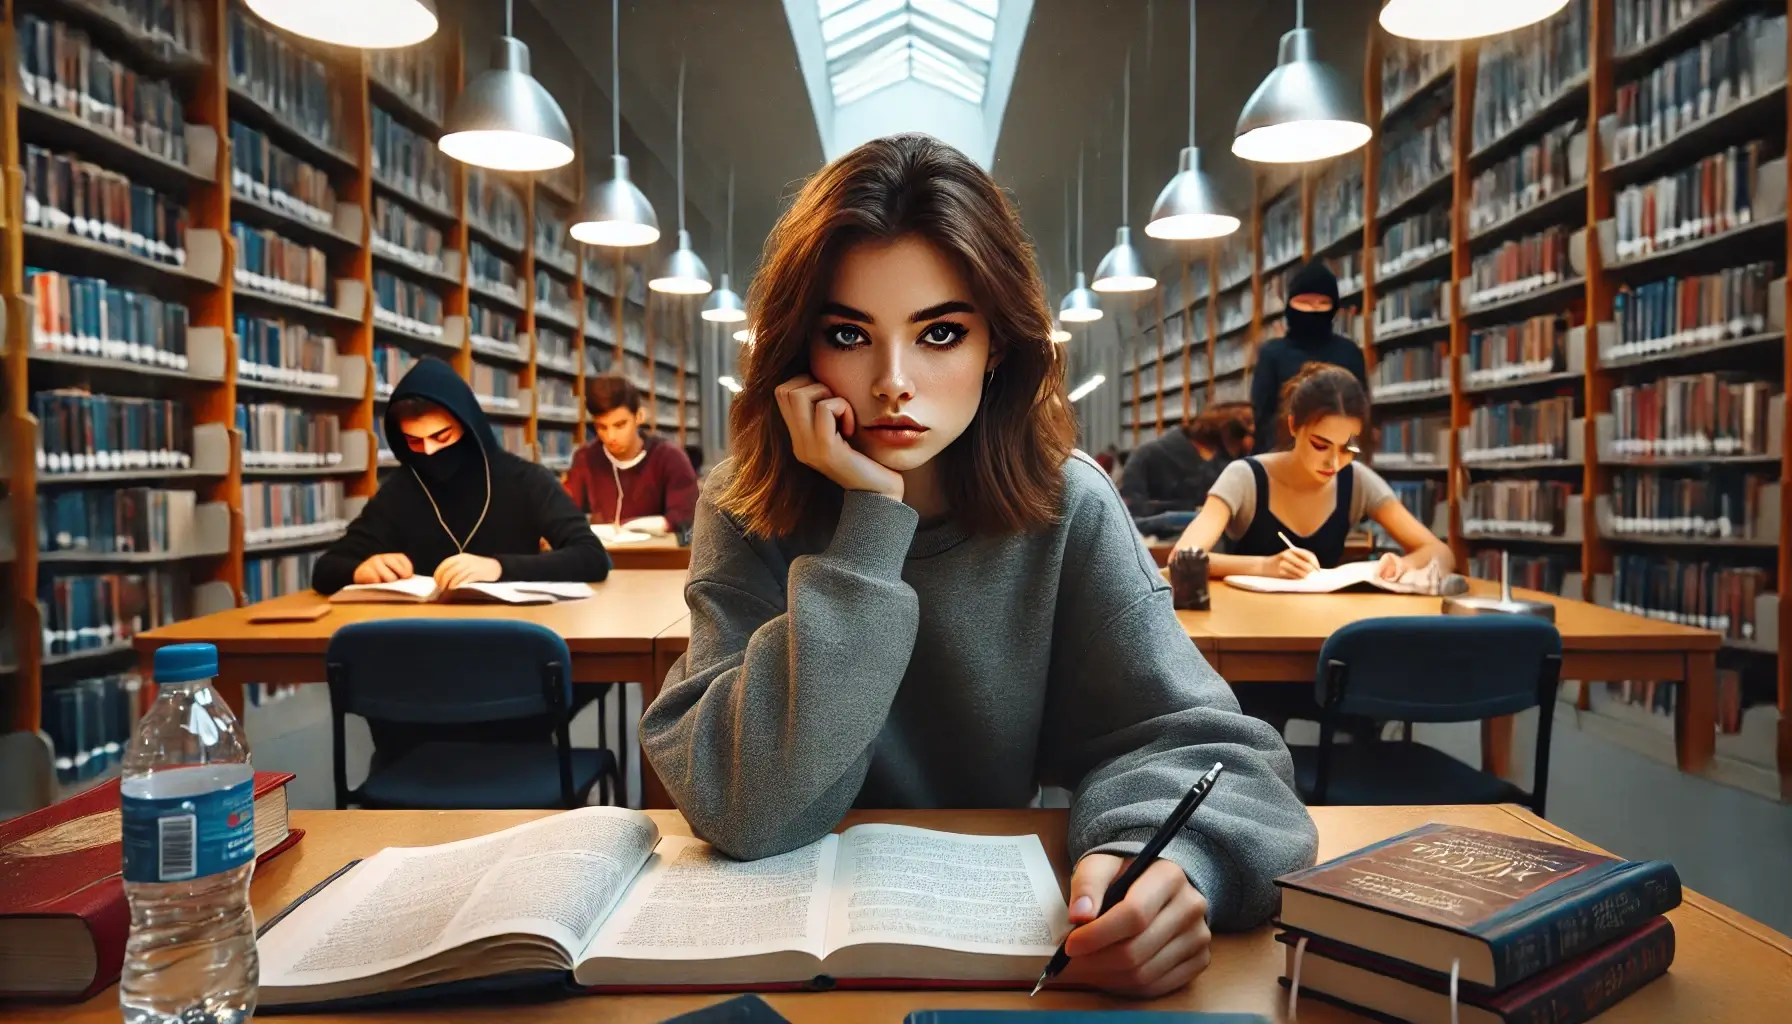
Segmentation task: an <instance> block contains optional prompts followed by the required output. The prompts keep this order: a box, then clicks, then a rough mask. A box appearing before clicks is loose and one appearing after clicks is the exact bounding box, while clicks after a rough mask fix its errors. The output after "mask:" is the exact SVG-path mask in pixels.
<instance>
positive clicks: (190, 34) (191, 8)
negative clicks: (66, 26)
mask: <svg viewBox="0 0 1792 1024" xmlns="http://www.w3.org/2000/svg"><path fill="white" fill-rule="evenodd" d="M78 6H84V7H86V8H88V9H89V10H94V11H96V12H100V13H103V15H104V16H105V17H106V18H107V20H109V21H111V22H112V23H114V24H116V25H121V26H124V27H127V28H129V29H131V30H132V31H133V32H134V33H135V34H136V35H137V36H138V38H139V40H140V42H141V44H143V45H146V46H149V47H151V48H153V49H154V50H155V51H156V52H157V53H158V54H160V55H161V56H162V57H163V58H165V59H166V58H176V57H178V58H182V59H185V60H188V61H201V60H204V59H206V58H207V57H209V56H210V55H211V47H210V46H209V45H207V40H208V38H209V35H208V34H209V33H210V31H211V29H210V25H211V22H210V20H209V19H208V18H207V17H206V11H207V10H209V8H208V6H207V5H206V4H205V3H204V2H203V0H87V2H86V3H84V4H81V5H78Z"/></svg>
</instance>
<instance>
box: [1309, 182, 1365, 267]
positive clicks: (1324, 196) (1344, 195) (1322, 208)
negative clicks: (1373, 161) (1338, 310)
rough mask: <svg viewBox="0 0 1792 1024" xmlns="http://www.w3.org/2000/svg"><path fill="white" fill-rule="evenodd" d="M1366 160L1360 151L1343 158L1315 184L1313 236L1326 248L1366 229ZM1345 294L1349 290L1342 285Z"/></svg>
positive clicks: (1318, 244) (1318, 243) (1321, 246)
mask: <svg viewBox="0 0 1792 1024" xmlns="http://www.w3.org/2000/svg"><path fill="white" fill-rule="evenodd" d="M1363 219H1364V212H1363V161H1362V157H1361V156H1359V155H1356V154H1351V155H1349V156H1344V157H1340V158H1338V159H1337V160H1334V161H1333V162H1332V163H1331V165H1330V166H1328V167H1326V169H1325V170H1324V171H1321V172H1320V174H1319V177H1318V178H1317V180H1315V181H1314V183H1313V237H1314V239H1315V240H1316V244H1317V246H1318V247H1319V248H1321V249H1323V248H1325V247H1326V246H1328V245H1331V244H1332V243H1334V242H1337V241H1339V240H1341V239H1343V238H1344V237H1345V236H1346V235H1352V234H1360V233H1361V232H1362V230H1363ZM1338 290H1339V292H1341V293H1347V292H1348V291H1349V289H1346V288H1345V287H1344V286H1343V283H1342V280H1340V282H1339V285H1338Z"/></svg>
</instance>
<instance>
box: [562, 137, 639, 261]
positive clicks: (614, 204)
mask: <svg viewBox="0 0 1792 1024" xmlns="http://www.w3.org/2000/svg"><path fill="white" fill-rule="evenodd" d="M610 161H611V164H612V166H613V167H614V171H615V173H614V174H613V175H611V177H610V180H608V181H605V182H602V183H601V184H597V185H593V186H591V187H590V188H587V189H586V190H585V199H584V202H582V203H580V204H579V219H578V220H577V221H574V222H573V225H572V228H571V229H570V230H571V232H572V237H573V238H575V239H577V240H578V241H581V242H584V243H586V244H587V245H613V246H622V247H627V246H637V245H652V244H653V243H655V242H657V241H659V240H660V219H659V217H658V215H656V214H655V213H654V212H653V204H652V203H650V202H648V201H647V197H646V196H644V195H642V194H641V190H640V189H638V188H636V187H635V183H634V182H632V181H630V180H628V157H626V156H623V155H622V154H621V153H617V154H616V155H615V156H612V157H611V158H610Z"/></svg>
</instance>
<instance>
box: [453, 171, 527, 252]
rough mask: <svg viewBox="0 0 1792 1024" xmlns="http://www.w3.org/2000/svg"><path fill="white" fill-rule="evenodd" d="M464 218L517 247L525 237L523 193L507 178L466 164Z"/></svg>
mask: <svg viewBox="0 0 1792 1024" xmlns="http://www.w3.org/2000/svg"><path fill="white" fill-rule="evenodd" d="M467 219H468V220H469V221H471V222H473V223H474V224H475V225H477V226H478V227H479V228H480V230H482V231H484V232H486V233H487V234H489V235H492V236H494V237H496V238H497V239H499V240H500V241H502V242H504V243H505V244H506V245H508V246H510V247H511V248H512V249H517V250H519V251H520V250H521V249H522V248H523V243H524V241H525V239H527V237H528V235H527V230H528V220H529V215H528V209H527V208H526V207H525V206H524V205H523V197H522V196H521V195H519V194H518V193H517V190H516V188H515V187H514V186H512V185H511V184H510V183H509V182H507V181H504V180H503V179H501V178H499V177H498V176H496V175H495V174H493V173H491V172H489V171H483V170H480V169H479V168H477V167H468V168H467Z"/></svg>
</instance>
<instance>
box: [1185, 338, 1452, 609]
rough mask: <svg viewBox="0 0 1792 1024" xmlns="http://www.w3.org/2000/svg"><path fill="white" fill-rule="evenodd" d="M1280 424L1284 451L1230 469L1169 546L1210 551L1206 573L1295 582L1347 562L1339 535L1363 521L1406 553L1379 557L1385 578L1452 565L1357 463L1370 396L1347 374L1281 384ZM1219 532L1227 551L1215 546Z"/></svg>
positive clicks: (1320, 368)
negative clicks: (1289, 440)
mask: <svg viewBox="0 0 1792 1024" xmlns="http://www.w3.org/2000/svg"><path fill="white" fill-rule="evenodd" d="M1281 418H1282V422H1283V427H1284V429H1285V430H1287V431H1288V433H1289V435H1290V436H1292V438H1293V442H1292V444H1291V446H1290V447H1288V448H1285V449H1283V450H1282V451H1277V452H1270V453H1269V454H1266V455H1258V456H1252V457H1251V458H1248V459H1239V460H1237V461H1235V462H1233V463H1232V464H1230V465H1228V466H1227V467H1226V469H1225V471H1224V472H1222V473H1221V474H1220V478H1219V479H1218V480H1216V481H1215V482H1214V484H1213V487H1212V489H1210V490H1209V491H1208V493H1207V504H1206V505H1204V506H1203V507H1202V508H1201V514H1200V515H1199V516H1196V517H1195V521H1194V522H1192V523H1190V524H1189V525H1188V529H1187V530H1185V531H1184V532H1183V534H1182V538H1181V539H1180V540H1178V541H1177V542H1176V546H1177V547H1178V548H1201V549H1202V550H1204V551H1207V552H1209V553H1210V555H1209V563H1208V574H1209V575H1210V576H1214V577H1219V576H1232V575H1240V576H1283V577H1287V578H1289V579H1299V578H1301V577H1303V576H1306V575H1307V574H1308V573H1311V572H1312V571H1313V570H1315V569H1320V568H1326V569H1329V568H1331V567H1333V566H1335V565H1337V564H1338V563H1340V562H1342V561H1343V560H1344V538H1345V537H1346V536H1347V535H1349V533H1350V531H1351V529H1352V527H1354V526H1355V525H1356V524H1357V523H1360V522H1362V521H1363V519H1364V518H1365V517H1367V518H1369V519H1373V520H1375V521H1376V522H1377V523H1379V524H1381V526H1382V528H1383V529H1385V530H1387V532H1388V535H1389V536H1391V537H1393V538H1394V540H1395V541H1396V542H1398V543H1399V544H1400V546H1401V547H1402V548H1404V549H1405V551H1406V554H1404V555H1394V554H1384V555H1382V556H1381V574H1382V576H1384V577H1385V578H1387V579H1393V578H1395V577H1397V576H1399V575H1400V574H1401V573H1403V572H1406V571H1407V570H1409V569H1416V568H1421V567H1423V566H1426V565H1429V564H1430V563H1432V562H1437V563H1439V564H1440V566H1441V567H1442V568H1443V569H1444V571H1446V572H1448V571H1449V570H1450V569H1452V568H1453V567H1454V560H1453V559H1452V558H1451V555H1450V547H1449V545H1447V544H1445V543H1444V542H1443V541H1440V540H1438V539H1437V537H1436V536H1435V535H1434V534H1432V532H1431V531H1430V530H1429V529H1427V528H1426V527H1425V524H1423V523H1421V522H1419V521H1418V520H1417V519H1416V518H1414V517H1413V514H1412V513H1411V512H1409V511H1407V509H1406V506H1405V505H1402V504H1401V503H1400V502H1399V500H1397V499H1396V498H1395V497H1394V491H1393V488H1391V487H1389V486H1388V485H1387V481H1385V480H1383V479H1382V478H1381V477H1380V476H1379V475H1377V474H1376V472H1375V471H1374V470H1372V469H1370V468H1369V467H1368V466H1359V465H1357V464H1356V463H1355V459H1356V456H1357V450H1358V448H1357V438H1358V437H1360V436H1361V435H1362V433H1363V430H1364V428H1365V427H1366V426H1367V425H1368V423H1369V399H1368V396H1367V395H1365V394H1364V393H1363V388H1362V385H1361V384H1359V383H1357V379H1356V377H1355V376H1354V375H1353V374H1351V373H1350V372H1349V371H1348V370H1344V369H1340V368H1339V367H1336V366H1331V365H1328V364H1324V363H1308V364H1307V366H1306V367H1305V368H1303V369H1302V370H1301V371H1300V373H1299V374H1297V375H1295V377H1294V378H1293V379H1292V380H1290V381H1289V382H1288V383H1287V384H1286V385H1284V386H1283V388H1282V417H1281ZM1222 534H1224V535H1225V537H1226V538H1227V539H1228V540H1229V541H1230V542H1231V544H1230V552H1229V553H1224V554H1222V553H1220V552H1217V551H1215V550H1214V547H1215V545H1216V544H1218V542H1219V539H1220V536H1221V535H1222ZM1284 535H1285V536H1286V537H1287V538H1288V539H1289V540H1290V541H1293V542H1294V547H1293V548H1290V547H1289V546H1288V545H1287V544H1286V543H1284V542H1283V540H1282V537H1283V536H1284Z"/></svg>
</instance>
